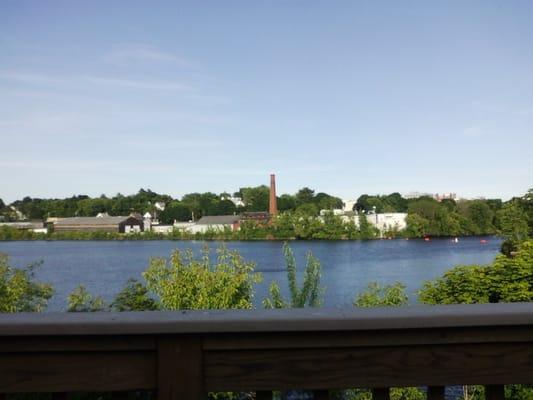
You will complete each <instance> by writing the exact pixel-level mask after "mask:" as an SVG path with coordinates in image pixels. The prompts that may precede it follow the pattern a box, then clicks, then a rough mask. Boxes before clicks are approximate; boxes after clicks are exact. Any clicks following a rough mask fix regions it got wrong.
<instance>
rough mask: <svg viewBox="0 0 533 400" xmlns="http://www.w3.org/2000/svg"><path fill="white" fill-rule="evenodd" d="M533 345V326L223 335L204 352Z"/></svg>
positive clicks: (208, 343)
mask: <svg viewBox="0 0 533 400" xmlns="http://www.w3.org/2000/svg"><path fill="white" fill-rule="evenodd" d="M498 342H508V343H513V342H533V326H517V327H506V328H501V327H495V328H491V329H487V328H486V327H482V328H478V327H475V328H442V329H406V330H402V331H384V330H379V331H352V332H347V331H340V332H327V331H326V332H309V333H306V334H305V335H302V334H301V333H300V332H280V333H276V334H272V333H246V334H239V333H231V334H227V333H222V334H218V335H208V336H206V338H205V340H204V349H205V350H208V351H211V350H253V349H298V348H331V347H362V346H365V347H369V346H384V345H385V346H387V345H392V344H393V345H395V346H403V345H422V344H461V343H468V344H474V343H498Z"/></svg>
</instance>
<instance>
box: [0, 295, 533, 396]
mask: <svg viewBox="0 0 533 400" xmlns="http://www.w3.org/2000/svg"><path fill="white" fill-rule="evenodd" d="M532 383H533V303H512V304H486V305H452V306H414V307H400V308H375V309H326V308H324V309H287V310H231V311H176V312H132V313H62V314H56V313H42V314H37V313H35V314H33V313H32V314H29V313H19V314H0V393H4V394H13V393H41V392H48V393H67V392H116V393H117V394H121V393H124V392H131V391H139V390H150V391H156V392H157V397H158V398H159V399H162V400H171V399H201V398H205V397H206V395H207V393H208V392H217V391H234V392H255V393H256V398H257V399H266V398H271V396H272V391H274V390H281V391H284V390H290V389H306V390H314V391H315V398H317V399H322V398H324V399H325V398H328V390H333V389H348V388H370V389H372V390H373V394H374V398H376V399H386V398H388V396H389V390H388V388H389V387H404V386H424V387H426V386H427V387H428V390H427V396H428V398H429V399H443V398H444V387H445V386H448V385H470V384H477V385H486V388H487V390H486V396H487V398H489V399H502V398H503V388H504V386H503V385H505V384H532ZM0 397H1V395H0Z"/></svg>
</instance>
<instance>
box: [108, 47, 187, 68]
mask: <svg viewBox="0 0 533 400" xmlns="http://www.w3.org/2000/svg"><path fill="white" fill-rule="evenodd" d="M107 61H108V62H111V63H114V64H120V65H125V64H128V63H131V62H139V61H141V62H151V63H154V62H155V63H169V64H172V65H175V66H179V67H182V68H193V67H194V65H193V63H191V62H190V61H189V60H186V59H185V58H183V57H179V56H177V55H175V54H173V53H170V52H166V51H162V50H159V49H156V48H154V47H152V46H144V45H135V46H126V47H124V48H120V49H117V50H115V51H113V52H112V53H111V54H109V55H108V56H107Z"/></svg>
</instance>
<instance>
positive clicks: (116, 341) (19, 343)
mask: <svg viewBox="0 0 533 400" xmlns="http://www.w3.org/2000/svg"><path fill="white" fill-rule="evenodd" d="M155 349H156V340H155V338H154V337H150V336H127V335H119V336H52V337H40V336H38V337H31V336H22V337H3V338H1V340H0V353H29V352H33V353H35V352H94V351H130V352H131V351H137V350H139V351H145V350H153V351H155Z"/></svg>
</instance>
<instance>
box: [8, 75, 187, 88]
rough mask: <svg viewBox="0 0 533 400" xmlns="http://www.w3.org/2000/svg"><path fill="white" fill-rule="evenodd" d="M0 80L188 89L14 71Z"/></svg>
mask: <svg viewBox="0 0 533 400" xmlns="http://www.w3.org/2000/svg"><path fill="white" fill-rule="evenodd" d="M0 80H3V81H8V82H23V83H30V84H38V85H42V84H44V85H52V84H53V85H57V84H66V85H72V86H75V85H79V84H80V83H81V84H84V83H87V82H89V83H93V84H101V85H110V86H123V87H129V88H136V89H150V90H186V89H190V87H189V86H188V85H185V84H182V83H178V82H175V81H154V80H145V79H123V78H116V77H106V76H86V77H76V76H70V77H58V76H53V75H44V74H35V73H26V72H14V71H0Z"/></svg>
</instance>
